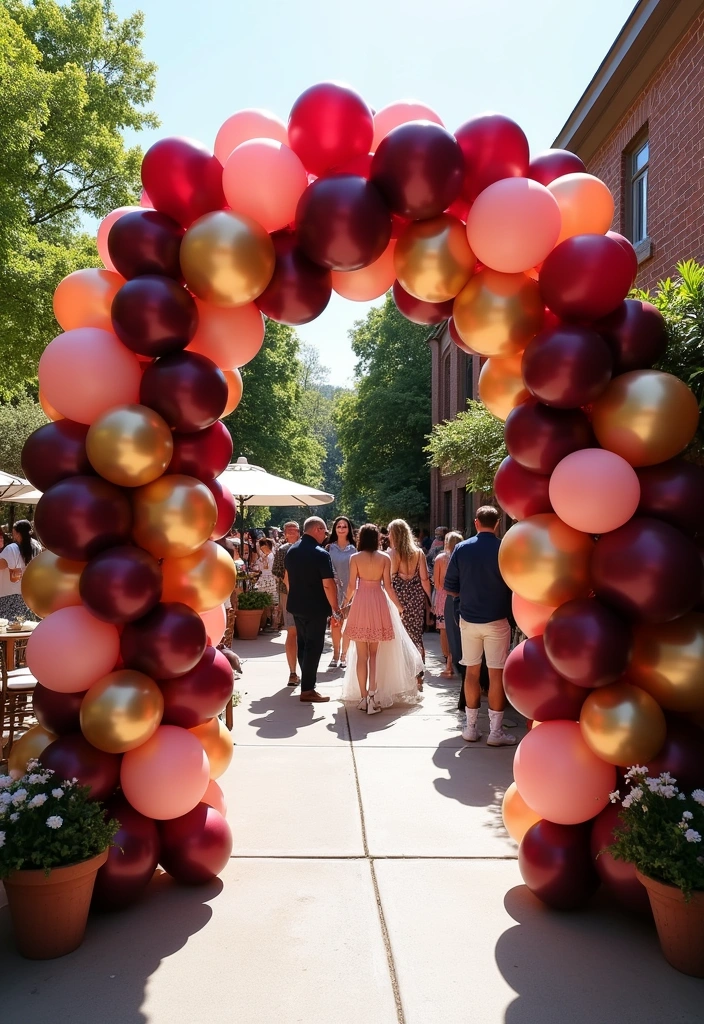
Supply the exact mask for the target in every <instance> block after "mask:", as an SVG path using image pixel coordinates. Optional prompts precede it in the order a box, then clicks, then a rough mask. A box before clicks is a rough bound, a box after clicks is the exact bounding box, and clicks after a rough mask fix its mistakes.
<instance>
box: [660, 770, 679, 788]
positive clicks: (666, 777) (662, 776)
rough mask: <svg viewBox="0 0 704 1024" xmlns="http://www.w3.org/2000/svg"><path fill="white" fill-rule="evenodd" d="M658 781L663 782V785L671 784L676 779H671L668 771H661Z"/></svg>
mask: <svg viewBox="0 0 704 1024" xmlns="http://www.w3.org/2000/svg"><path fill="white" fill-rule="evenodd" d="M660 781H661V782H664V783H665V785H668V784H669V785H673V784H674V783H675V782H677V779H673V777H672V776H671V775H670V773H669V772H661V773H660Z"/></svg>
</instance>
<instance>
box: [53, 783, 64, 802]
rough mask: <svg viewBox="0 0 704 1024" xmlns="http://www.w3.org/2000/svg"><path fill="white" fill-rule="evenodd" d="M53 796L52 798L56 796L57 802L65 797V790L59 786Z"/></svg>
mask: <svg viewBox="0 0 704 1024" xmlns="http://www.w3.org/2000/svg"><path fill="white" fill-rule="evenodd" d="M51 795H52V796H55V797H56V799H57V800H60V799H61V797H62V796H63V795H64V791H63V789H61V787H60V786H59V787H58V788H57V789H52V791H51Z"/></svg>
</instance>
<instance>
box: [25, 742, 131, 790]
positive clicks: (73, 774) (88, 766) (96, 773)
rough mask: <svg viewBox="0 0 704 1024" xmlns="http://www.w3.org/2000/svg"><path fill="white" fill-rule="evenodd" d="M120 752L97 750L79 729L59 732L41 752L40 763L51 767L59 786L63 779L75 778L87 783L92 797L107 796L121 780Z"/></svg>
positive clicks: (84, 783)
mask: <svg viewBox="0 0 704 1024" xmlns="http://www.w3.org/2000/svg"><path fill="white" fill-rule="evenodd" d="M121 761H122V755H121V754H107V753H106V752H105V751H104V750H98V749H97V748H96V747H94V746H92V745H91V744H90V743H89V742H88V740H87V739H86V738H85V737H84V736H82V735H81V734H80V733H72V734H71V735H70V736H59V738H58V739H57V740H54V742H53V743H50V744H49V746H48V747H47V748H46V749H45V750H44V751H43V752H42V767H44V768H51V770H52V771H53V772H54V774H55V777H56V784H57V786H60V785H61V783H62V782H63V780H64V779H69V780H71V779H74V778H76V779H78V781H79V783H80V785H81V786H90V798H91V800H107V798H108V797H109V796H111V795H112V793H113V792H114V791H115V789H116V788H117V785H118V783H119V781H120V762H121Z"/></svg>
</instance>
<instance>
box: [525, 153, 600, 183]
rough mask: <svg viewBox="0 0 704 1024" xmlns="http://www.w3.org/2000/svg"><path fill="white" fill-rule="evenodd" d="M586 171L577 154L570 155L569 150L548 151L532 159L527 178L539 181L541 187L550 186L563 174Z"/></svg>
mask: <svg viewBox="0 0 704 1024" xmlns="http://www.w3.org/2000/svg"><path fill="white" fill-rule="evenodd" d="M586 169H587V168H586V167H585V166H584V163H583V161H582V160H580V158H579V157H578V156H577V154H576V153H570V151H569V150H568V149H546V150H545V151H544V152H543V153H537V154H536V155H535V156H534V157H533V158H532V160H531V162H530V163H529V164H528V174H527V175H526V177H528V178H532V179H533V181H539V182H540V184H541V185H549V184H550V182H551V181H554V180H555V178H561V177H562V176H563V174H578V173H579V172H580V171H581V172H582V173H583V172H584V171H586Z"/></svg>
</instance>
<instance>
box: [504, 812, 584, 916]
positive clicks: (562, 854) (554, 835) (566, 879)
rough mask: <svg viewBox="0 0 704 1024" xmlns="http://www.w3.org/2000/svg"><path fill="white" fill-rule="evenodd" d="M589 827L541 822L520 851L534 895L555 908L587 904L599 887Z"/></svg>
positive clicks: (520, 862) (524, 873)
mask: <svg viewBox="0 0 704 1024" xmlns="http://www.w3.org/2000/svg"><path fill="white" fill-rule="evenodd" d="M589 835H590V832H589V828H588V827H586V826H584V825H581V826H580V825H557V824H555V823H554V822H552V821H538V822H537V823H536V824H535V825H532V826H531V827H530V828H529V829H528V831H527V832H526V834H525V836H524V837H523V841H522V843H521V845H520V848H519V850H518V868H519V870H520V872H521V876H522V878H523V881H524V882H525V883H526V885H527V886H528V888H529V889H530V891H531V892H532V893H533V895H534V896H537V897H538V899H539V900H541V901H542V902H543V903H546V904H547V905H548V906H549V907H552V908H553V909H554V910H579V909H580V908H581V907H585V906H586V905H587V904H588V903H589V901H590V900H591V898H592V896H593V895H594V893H595V892H596V890H597V888H598V886H599V876H598V875H597V873H596V869H595V868H594V864H593V863H592V858H591V852H590V848H589Z"/></svg>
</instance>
